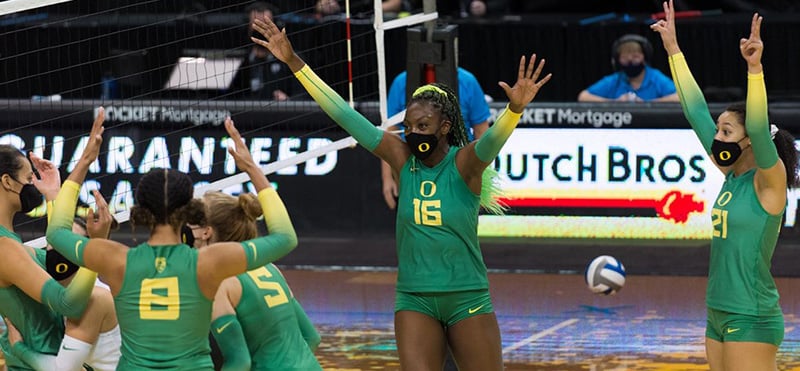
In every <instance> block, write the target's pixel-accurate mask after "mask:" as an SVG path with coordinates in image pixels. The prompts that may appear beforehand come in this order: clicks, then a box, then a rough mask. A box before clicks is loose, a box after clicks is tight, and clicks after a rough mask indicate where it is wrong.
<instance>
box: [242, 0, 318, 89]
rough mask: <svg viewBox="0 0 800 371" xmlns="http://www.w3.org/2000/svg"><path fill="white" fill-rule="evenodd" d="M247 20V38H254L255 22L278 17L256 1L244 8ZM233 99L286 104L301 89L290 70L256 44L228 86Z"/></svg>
mask: <svg viewBox="0 0 800 371" xmlns="http://www.w3.org/2000/svg"><path fill="white" fill-rule="evenodd" d="M247 13H248V15H249V17H250V25H249V26H248V27H249V32H250V35H251V36H252V35H254V36H256V37H258V35H257V33H254V32H253V21H254V20H255V19H269V20H273V18H274V16H275V15H277V14H279V10H278V8H277V7H275V6H274V5H272V4H270V3H267V2H261V1H257V2H254V3H252V4H250V6H248V7H247ZM232 89H234V90H235V93H234V94H232V95H233V96H234V97H240V98H245V99H254V100H274V101H286V100H289V99H290V98H291V97H292V94H302V93H304V91H303V89H301V88H300V86H299V85H298V84H297V82H296V79H295V78H294V75H293V74H292V71H290V70H289V68H287V67H286V65H285V64H283V63H281V61H279V60H277V59H275V57H274V56H273V55H272V53H270V52H269V50H267V49H266V48H264V47H261V46H260V45H258V44H253V46H252V48H251V49H250V53H249V54H248V55H247V57H246V58H245V60H244V62H243V63H242V65H241V67H239V72H238V73H237V74H236V77H235V78H234V81H233V83H232Z"/></svg>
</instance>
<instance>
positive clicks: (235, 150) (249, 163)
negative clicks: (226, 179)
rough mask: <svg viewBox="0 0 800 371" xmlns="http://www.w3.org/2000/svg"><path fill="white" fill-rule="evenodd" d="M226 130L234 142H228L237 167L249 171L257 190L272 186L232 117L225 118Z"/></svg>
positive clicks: (248, 173) (229, 150)
mask: <svg viewBox="0 0 800 371" xmlns="http://www.w3.org/2000/svg"><path fill="white" fill-rule="evenodd" d="M225 130H226V131H227V132H228V135H230V136H231V140H232V141H233V143H232V144H231V143H228V153H230V154H231V156H233V161H234V162H236V167H238V168H239V169H240V170H242V171H244V172H246V173H247V175H249V176H250V181H251V182H253V187H254V188H255V189H256V191H261V190H262V189H264V188H267V187H270V186H271V185H270V183H269V180H267V177H266V176H264V173H263V172H262V171H261V168H260V167H259V166H258V165H257V164H256V162H255V161H253V155H252V154H250V150H249V149H248V148H247V145H246V144H244V140H242V135H241V134H239V130H238V129H236V126H234V125H233V120H231V118H230V117H227V118H225Z"/></svg>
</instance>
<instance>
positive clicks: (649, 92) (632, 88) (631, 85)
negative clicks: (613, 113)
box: [578, 34, 678, 102]
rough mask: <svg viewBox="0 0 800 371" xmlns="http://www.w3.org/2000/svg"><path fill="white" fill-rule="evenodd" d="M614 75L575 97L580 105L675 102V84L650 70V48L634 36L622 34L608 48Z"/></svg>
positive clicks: (651, 47) (648, 42)
mask: <svg viewBox="0 0 800 371" xmlns="http://www.w3.org/2000/svg"><path fill="white" fill-rule="evenodd" d="M611 55H612V57H611V66H612V67H613V68H614V71H615V72H614V73H612V74H610V75H608V76H605V77H603V78H602V79H600V81H598V82H596V83H594V84H592V85H591V86H589V87H588V88H586V89H584V90H583V91H581V92H580V94H578V101H579V102H608V101H620V102H677V101H678V94H677V93H676V91H675V84H674V83H673V82H672V80H671V79H670V78H669V77H667V76H665V75H664V74H663V73H661V71H659V70H657V69H655V68H653V67H650V66H649V65H648V62H649V61H650V59H652V57H653V45H652V44H650V41H648V40H647V39H646V38H645V37H643V36H640V35H636V34H627V35H623V36H622V37H620V38H619V39H617V40H616V41H614V44H613V45H612V46H611Z"/></svg>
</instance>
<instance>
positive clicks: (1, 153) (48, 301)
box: [0, 144, 97, 371]
mask: <svg viewBox="0 0 800 371" xmlns="http://www.w3.org/2000/svg"><path fill="white" fill-rule="evenodd" d="M34 170H35V169H34V168H33V166H32V164H31V162H30V161H29V160H28V159H27V158H25V155H23V154H22V152H20V151H19V150H18V149H17V148H15V147H13V146H10V145H5V144H4V145H0V251H2V253H3V258H2V262H0V315H2V316H3V317H4V318H7V319H8V320H9V321H10V322H11V323H13V324H14V326H16V328H17V329H18V330H19V332H20V333H21V334H22V336H23V337H25V339H26V341H27V344H28V346H29V347H30V349H32V350H34V351H36V352H39V353H44V354H49V355H55V354H57V353H58V349H59V346H60V345H61V339H62V338H63V336H64V320H63V317H62V316H67V317H72V318H77V317H80V316H81V314H82V313H83V311H84V309H85V307H86V304H87V302H88V300H89V297H90V295H91V293H92V288H93V287H94V282H95V280H96V277H97V275H96V274H95V273H94V272H91V271H89V270H86V269H80V270H78V272H77V273H76V274H75V278H73V280H72V282H71V283H70V284H69V285H68V286H67V287H66V288H65V287H63V286H61V285H60V284H59V283H58V282H57V281H56V280H54V279H53V278H52V277H50V275H49V274H47V272H46V271H45V269H44V268H45V263H46V252H45V250H44V249H34V248H31V247H28V246H24V245H23V244H22V240H21V239H20V237H19V235H17V234H16V233H14V225H13V220H14V214H16V213H18V212H24V213H27V212H29V211H31V210H33V209H34V208H35V207H37V206H39V205H40V204H41V203H42V201H43V198H42V193H48V192H49V191H50V190H52V191H53V192H57V191H58V187H59V186H60V185H59V183H60V179H61V178H60V176H59V173H58V169H56V168H55V167H54V166H52V167H50V168H48V169H41V170H40V171H37V172H36V173H35V172H34ZM36 174H38V176H40V177H41V178H37V175H36ZM40 191H41V192H40ZM0 349H2V351H3V353H5V355H6V365H7V366H8V369H9V370H12V371H13V370H30V369H32V366H31V365H29V364H27V363H25V362H24V361H23V360H21V359H19V358H17V357H15V356H14V355H13V354H12V350H11V345H10V343H9V342H8V334H7V333H6V334H3V336H2V337H0Z"/></svg>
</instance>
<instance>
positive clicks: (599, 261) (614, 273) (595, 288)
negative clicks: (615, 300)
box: [586, 255, 625, 295]
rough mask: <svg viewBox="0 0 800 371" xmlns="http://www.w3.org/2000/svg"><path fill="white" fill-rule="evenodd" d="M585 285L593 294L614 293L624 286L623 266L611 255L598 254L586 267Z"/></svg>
mask: <svg viewBox="0 0 800 371" xmlns="http://www.w3.org/2000/svg"><path fill="white" fill-rule="evenodd" d="M586 285H587V286H589V290H592V292H594V293H595V294H601V295H614V294H616V293H617V291H619V290H621V289H622V286H625V267H624V266H622V263H620V262H619V261H618V260H617V259H614V257H612V256H608V255H601V256H598V257H596V258H594V260H592V262H591V263H589V266H588V267H586Z"/></svg>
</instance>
